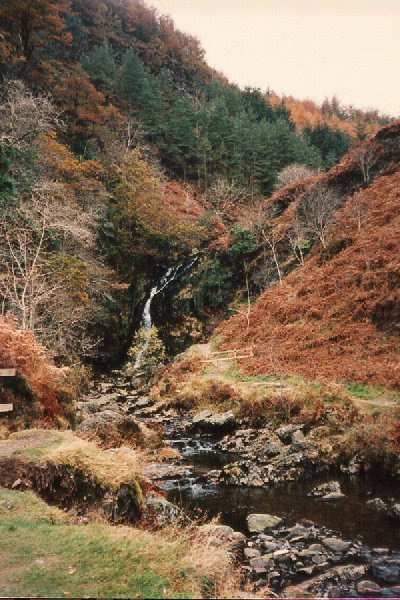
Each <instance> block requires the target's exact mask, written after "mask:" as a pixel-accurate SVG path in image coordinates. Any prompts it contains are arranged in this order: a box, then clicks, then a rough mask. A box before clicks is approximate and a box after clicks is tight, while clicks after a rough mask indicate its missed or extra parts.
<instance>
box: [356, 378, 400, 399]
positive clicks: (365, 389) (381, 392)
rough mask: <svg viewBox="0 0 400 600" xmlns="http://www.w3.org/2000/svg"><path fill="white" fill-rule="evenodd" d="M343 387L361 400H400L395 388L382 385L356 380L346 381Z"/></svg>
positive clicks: (399, 394) (399, 393)
mask: <svg viewBox="0 0 400 600" xmlns="http://www.w3.org/2000/svg"><path fill="white" fill-rule="evenodd" d="M344 387H345V389H346V390H347V391H348V392H349V394H351V395H352V396H354V397H355V398H361V399H362V400H388V401H390V400H392V401H395V402H400V392H399V391H397V390H388V389H387V388H384V387H377V386H371V385H363V384H362V383H356V382H350V383H346V384H345V386H344Z"/></svg>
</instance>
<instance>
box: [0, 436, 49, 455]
mask: <svg viewBox="0 0 400 600" xmlns="http://www.w3.org/2000/svg"><path fill="white" fill-rule="evenodd" d="M54 438H55V434H54V433H52V431H45V430H40V429H35V430H33V431H21V432H19V433H17V434H14V435H13V436H12V437H11V438H9V439H8V440H3V441H0V458H8V457H10V456H12V455H13V454H14V453H15V452H17V451H20V450H24V449H26V448H35V447H36V446H42V445H43V443H45V442H46V443H47V442H51V441H53V439H54Z"/></svg>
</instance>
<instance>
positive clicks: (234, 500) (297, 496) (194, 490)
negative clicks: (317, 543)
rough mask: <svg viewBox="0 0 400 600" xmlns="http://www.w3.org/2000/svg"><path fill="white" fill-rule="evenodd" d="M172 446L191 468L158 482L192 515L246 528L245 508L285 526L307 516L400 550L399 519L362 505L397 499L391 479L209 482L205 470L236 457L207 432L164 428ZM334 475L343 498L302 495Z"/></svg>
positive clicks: (352, 536) (345, 533)
mask: <svg viewBox="0 0 400 600" xmlns="http://www.w3.org/2000/svg"><path fill="white" fill-rule="evenodd" d="M167 435H168V437H169V439H170V443H171V445H172V446H173V447H175V448H177V449H178V450H179V451H180V452H181V454H182V458H183V463H184V464H186V465H188V466H191V467H192V476H191V477H188V478H186V479H183V480H179V479H175V480H173V479H172V480H169V481H167V482H164V484H163V487H164V489H165V490H166V491H167V492H168V495H169V499H170V500H171V501H173V502H176V503H178V504H181V505H182V506H183V507H185V508H186V509H187V510H188V511H189V512H191V513H192V514H195V515H197V516H198V515H199V513H200V514H201V513H204V514H207V515H208V516H209V517H214V516H216V515H220V518H221V522H222V523H223V524H225V525H230V526H231V527H233V528H234V529H236V530H239V531H243V532H244V533H246V517H247V515H248V514H250V513H270V514H276V515H278V516H281V517H284V518H285V522H286V523H287V524H288V525H291V524H295V523H297V522H299V521H301V520H304V519H307V520H311V521H314V522H315V523H317V524H319V525H323V526H326V527H329V528H330V529H332V530H334V531H337V532H338V533H339V534H340V535H341V536H343V537H344V538H346V539H349V540H354V539H356V538H360V539H361V540H362V541H363V542H364V543H365V544H366V545H368V546H370V547H382V546H384V547H387V548H390V549H392V550H400V524H399V523H398V521H394V520H393V519H391V518H389V517H388V516H387V515H385V514H383V513H382V512H377V511H375V510H373V509H371V508H369V507H368V506H367V505H366V502H367V501H368V500H370V499H371V498H375V497H377V496H378V497H380V498H382V499H383V500H384V501H387V500H389V499H391V498H394V499H396V500H397V501H400V490H399V489H398V485H397V483H396V481H395V480H391V479H383V478H379V477H378V476H377V475H372V474H370V475H368V476H364V477H360V476H358V477H355V476H348V475H346V476H345V475H344V474H342V473H340V472H333V473H330V474H328V475H326V476H325V477H320V478H318V479H314V480H306V481H302V482H293V483H287V484H281V485H278V486H272V485H271V486H269V487H267V488H250V487H236V486H221V485H219V486H215V485H211V484H209V483H208V482H207V479H206V477H205V476H206V474H207V472H209V471H210V470H212V469H218V468H219V469H220V468H221V467H222V466H223V465H224V464H226V463H228V462H232V461H234V460H235V459H236V457H235V456H234V455H232V454H231V455H229V454H224V453H221V452H219V451H218V450H216V449H215V448H214V446H215V442H216V440H215V439H214V438H212V437H207V436H202V437H200V438H197V437H188V436H187V434H185V433H182V434H181V435H179V432H177V430H173V429H172V430H170V431H168V430H167ZM332 479H335V480H338V481H339V482H340V485H341V488H342V491H343V493H344V494H345V495H346V498H345V499H344V500H342V501H340V502H335V503H329V502H324V501H321V500H320V499H316V498H314V497H309V496H307V494H308V492H310V491H311V489H312V488H313V487H315V486H316V485H318V484H319V483H322V482H324V481H329V480H332Z"/></svg>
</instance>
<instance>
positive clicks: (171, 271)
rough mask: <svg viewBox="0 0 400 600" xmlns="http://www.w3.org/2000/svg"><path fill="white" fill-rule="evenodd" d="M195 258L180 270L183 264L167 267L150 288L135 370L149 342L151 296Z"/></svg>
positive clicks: (186, 269) (190, 265) (180, 272)
mask: <svg viewBox="0 0 400 600" xmlns="http://www.w3.org/2000/svg"><path fill="white" fill-rule="evenodd" d="M197 259H198V256H195V257H194V259H193V260H191V261H190V263H189V264H188V265H187V266H186V267H184V268H183V269H182V270H181V268H182V266H183V265H182V264H180V265H178V266H177V267H170V268H169V269H168V271H167V272H166V273H165V275H163V276H162V277H161V279H160V281H159V283H158V284H157V285H155V286H154V287H153V288H152V289H151V290H150V295H149V297H148V298H147V300H146V304H145V305H144V310H143V315H142V321H141V324H142V327H143V329H144V342H143V346H142V347H141V349H140V350H139V352H138V355H137V357H136V360H135V366H134V368H135V370H137V369H140V366H141V364H142V360H143V357H144V356H145V354H146V351H147V348H148V347H149V344H150V337H151V325H152V320H151V303H152V301H153V298H154V297H155V296H157V294H159V293H160V292H162V291H163V290H164V289H165V288H166V287H167V285H169V284H170V283H171V282H172V281H174V280H175V279H176V278H177V277H178V275H179V276H181V275H183V274H184V273H186V271H188V270H189V269H190V268H191V267H192V266H193V265H194V263H195V262H196V261H197Z"/></svg>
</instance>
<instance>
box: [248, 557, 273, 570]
mask: <svg viewBox="0 0 400 600" xmlns="http://www.w3.org/2000/svg"><path fill="white" fill-rule="evenodd" d="M268 563H269V559H268V558H260V557H255V558H251V559H250V566H251V567H252V568H253V569H264V570H265V572H266V571H267V566H268Z"/></svg>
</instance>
